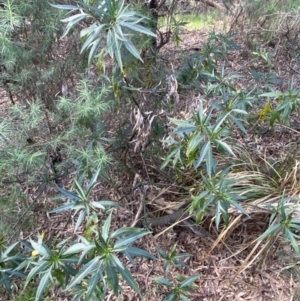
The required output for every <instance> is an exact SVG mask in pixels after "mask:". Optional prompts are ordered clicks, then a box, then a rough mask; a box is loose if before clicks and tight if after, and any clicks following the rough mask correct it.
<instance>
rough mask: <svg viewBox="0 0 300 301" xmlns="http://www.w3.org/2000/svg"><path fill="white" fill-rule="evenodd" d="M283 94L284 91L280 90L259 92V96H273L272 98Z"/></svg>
mask: <svg viewBox="0 0 300 301" xmlns="http://www.w3.org/2000/svg"><path fill="white" fill-rule="evenodd" d="M283 95H284V93H282V92H276V91H273V92H268V93H263V94H260V95H259V97H274V98H278V97H280V96H283Z"/></svg>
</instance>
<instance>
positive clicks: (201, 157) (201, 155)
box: [196, 140, 211, 168]
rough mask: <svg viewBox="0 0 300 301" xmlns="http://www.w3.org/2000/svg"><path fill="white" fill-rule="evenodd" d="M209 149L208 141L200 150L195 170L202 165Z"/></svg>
mask: <svg viewBox="0 0 300 301" xmlns="http://www.w3.org/2000/svg"><path fill="white" fill-rule="evenodd" d="M210 148H211V146H210V141H209V140H208V141H206V142H205V143H204V145H203V146H202V148H201V151H200V156H199V158H198V160H197V163H196V168H197V167H199V165H200V164H201V163H202V161H203V159H204V158H205V157H206V156H207V155H208V152H209V149H210Z"/></svg>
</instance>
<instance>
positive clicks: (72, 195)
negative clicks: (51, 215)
mask: <svg viewBox="0 0 300 301" xmlns="http://www.w3.org/2000/svg"><path fill="white" fill-rule="evenodd" d="M55 187H56V189H57V190H58V191H59V192H61V193H62V195H63V196H65V197H67V198H69V199H71V200H75V201H79V200H80V198H79V196H78V195H77V194H75V193H73V192H71V191H68V190H65V189H63V188H61V187H60V186H58V185H57V184H56V183H55Z"/></svg>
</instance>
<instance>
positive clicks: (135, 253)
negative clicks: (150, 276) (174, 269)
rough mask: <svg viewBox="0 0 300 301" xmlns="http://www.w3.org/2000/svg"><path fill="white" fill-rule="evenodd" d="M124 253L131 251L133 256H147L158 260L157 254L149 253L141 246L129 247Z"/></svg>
mask: <svg viewBox="0 0 300 301" xmlns="http://www.w3.org/2000/svg"><path fill="white" fill-rule="evenodd" d="M123 253H124V254H125V255H126V254H127V253H129V254H130V255H131V256H136V257H145V258H149V259H152V260H156V259H157V258H156V257H155V256H153V255H152V254H150V253H148V252H147V251H145V250H142V249H140V248H136V247H129V248H127V249H126V250H125V251H124V252H123Z"/></svg>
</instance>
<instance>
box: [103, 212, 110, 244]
mask: <svg viewBox="0 0 300 301" xmlns="http://www.w3.org/2000/svg"><path fill="white" fill-rule="evenodd" d="M111 216H112V210H110V212H109V215H108V217H107V219H106V221H105V223H104V225H103V227H102V232H101V234H102V237H103V239H104V241H105V242H106V241H107V239H108V237H109V229H110V224H111Z"/></svg>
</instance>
